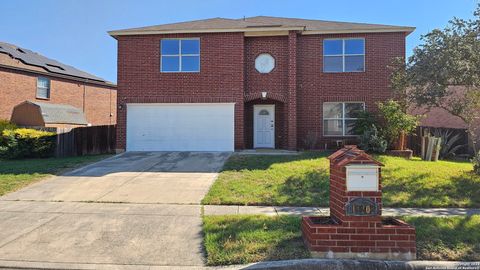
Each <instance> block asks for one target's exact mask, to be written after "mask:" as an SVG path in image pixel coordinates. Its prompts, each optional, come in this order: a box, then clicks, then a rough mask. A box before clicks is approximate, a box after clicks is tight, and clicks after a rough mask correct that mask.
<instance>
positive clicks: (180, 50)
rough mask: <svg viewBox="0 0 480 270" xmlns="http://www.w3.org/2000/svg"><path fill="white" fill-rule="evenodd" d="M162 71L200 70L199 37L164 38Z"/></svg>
mask: <svg viewBox="0 0 480 270" xmlns="http://www.w3.org/2000/svg"><path fill="white" fill-rule="evenodd" d="M160 47H161V60H160V61H161V64H160V65H161V72H200V40H199V39H162V41H161V44H160Z"/></svg>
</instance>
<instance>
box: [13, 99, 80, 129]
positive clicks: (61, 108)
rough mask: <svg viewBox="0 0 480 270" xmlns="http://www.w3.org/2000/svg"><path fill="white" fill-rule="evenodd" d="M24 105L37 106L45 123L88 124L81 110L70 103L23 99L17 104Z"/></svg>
mask: <svg viewBox="0 0 480 270" xmlns="http://www.w3.org/2000/svg"><path fill="white" fill-rule="evenodd" d="M25 105H27V106H28V105H31V106H36V107H38V108H39V110H40V113H41V115H42V118H43V121H44V123H45V124H75V125H87V124H88V122H87V119H86V118H85V114H84V113H83V112H82V110H80V109H78V108H75V107H73V106H71V105H66V104H54V103H44V102H34V101H25V102H23V103H21V104H19V105H17V106H25ZM17 106H15V107H17Z"/></svg>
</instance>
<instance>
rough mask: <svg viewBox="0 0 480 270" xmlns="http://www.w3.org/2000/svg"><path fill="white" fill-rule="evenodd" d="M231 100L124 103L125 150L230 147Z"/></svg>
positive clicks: (232, 119) (232, 132)
mask: <svg viewBox="0 0 480 270" xmlns="http://www.w3.org/2000/svg"><path fill="white" fill-rule="evenodd" d="M233 138H234V104H233V103H228V104H227V103H205V104H204V103H202V104H198V103H180V104H168V103H161V104H158V103H153V104H127V151H233V150H234V146H233Z"/></svg>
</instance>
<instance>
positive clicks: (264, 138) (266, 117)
mask: <svg viewBox="0 0 480 270" xmlns="http://www.w3.org/2000/svg"><path fill="white" fill-rule="evenodd" d="M253 147H254V148H275V105H254V106H253Z"/></svg>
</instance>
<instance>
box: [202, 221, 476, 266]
mask: <svg viewBox="0 0 480 270" xmlns="http://www.w3.org/2000/svg"><path fill="white" fill-rule="evenodd" d="M402 219H403V220H406V221H407V222H409V223H410V224H412V225H414V226H415V227H416V228H417V259H419V260H459V261H465V260H470V261H478V260H480V216H478V215H475V216H470V217H448V218H439V217H402ZM203 222H204V227H203V231H204V235H205V248H206V251H207V264H208V265H228V264H245V263H252V262H259V261H269V260H287V259H298V258H308V257H309V256H310V255H309V253H308V251H307V250H306V249H305V247H304V246H303V242H302V238H301V232H300V222H301V218H300V217H298V216H276V217H271V216H259V215H243V216H242V215H235V216H206V217H204V218H203Z"/></svg>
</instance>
